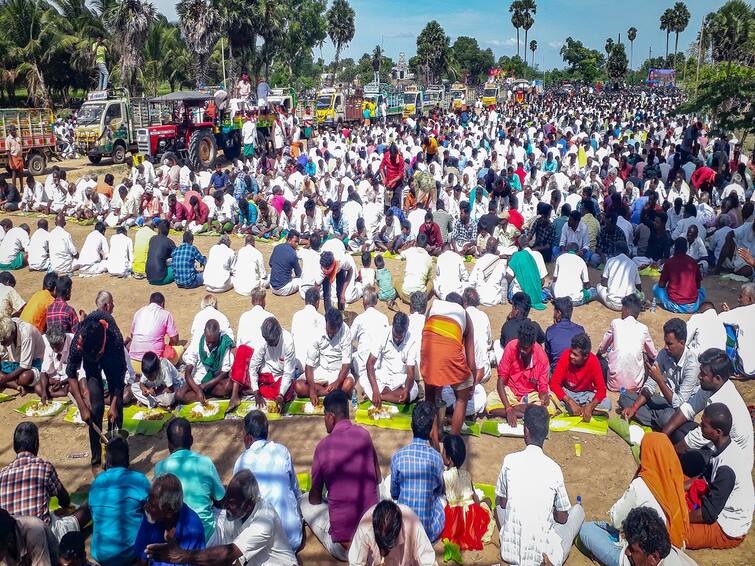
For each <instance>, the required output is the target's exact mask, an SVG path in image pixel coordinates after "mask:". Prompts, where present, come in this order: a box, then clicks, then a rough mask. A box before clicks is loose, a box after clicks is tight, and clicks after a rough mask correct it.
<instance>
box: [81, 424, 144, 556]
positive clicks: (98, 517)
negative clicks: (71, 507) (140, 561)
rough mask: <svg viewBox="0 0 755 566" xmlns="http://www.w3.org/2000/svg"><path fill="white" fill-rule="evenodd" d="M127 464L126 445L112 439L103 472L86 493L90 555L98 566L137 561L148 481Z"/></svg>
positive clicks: (120, 439)
mask: <svg viewBox="0 0 755 566" xmlns="http://www.w3.org/2000/svg"><path fill="white" fill-rule="evenodd" d="M128 465H129V451H128V443H127V442H126V441H125V440H124V439H123V438H120V437H117V438H114V439H113V440H111V441H110V442H109V443H108V445H107V457H106V462H105V471H104V472H102V473H101V474H100V475H98V476H97V478H96V479H95V480H94V482H93V483H92V487H91V489H90V490H89V508H90V509H91V510H92V522H93V524H94V530H93V532H92V543H91V552H92V558H94V560H95V561H97V563H98V564H100V565H101V566H122V565H123V564H131V563H133V561H134V560H135V559H136V558H137V556H136V554H134V541H135V540H136V534H137V532H138V531H139V525H140V524H141V522H142V519H143V517H144V511H143V507H144V501H145V500H146V499H147V496H148V495H149V480H148V479H147V476H145V475H144V474H142V473H141V472H133V471H131V470H129V469H128Z"/></svg>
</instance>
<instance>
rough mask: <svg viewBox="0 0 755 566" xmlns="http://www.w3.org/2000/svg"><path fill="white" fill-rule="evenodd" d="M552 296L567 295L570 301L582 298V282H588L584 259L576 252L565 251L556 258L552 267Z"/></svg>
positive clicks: (588, 277)
mask: <svg viewBox="0 0 755 566" xmlns="http://www.w3.org/2000/svg"><path fill="white" fill-rule="evenodd" d="M553 279H554V281H553V296H554V297H555V298H557V299H558V298H559V297H568V298H569V299H571V300H572V302H577V301H581V300H582V289H584V284H585V283H589V282H590V274H589V273H588V271H587V264H586V263H585V260H584V259H582V258H581V257H579V256H578V255H577V254H573V253H565V254H561V255H559V256H558V257H557V258H556V265H555V267H554V268H553Z"/></svg>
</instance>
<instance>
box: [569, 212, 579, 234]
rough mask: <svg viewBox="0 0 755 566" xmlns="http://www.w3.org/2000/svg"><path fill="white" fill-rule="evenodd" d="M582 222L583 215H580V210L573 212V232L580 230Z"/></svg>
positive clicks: (570, 226) (570, 221) (571, 214)
mask: <svg viewBox="0 0 755 566" xmlns="http://www.w3.org/2000/svg"><path fill="white" fill-rule="evenodd" d="M581 221H582V215H581V214H580V213H579V211H578V210H572V211H571V213H570V214H569V220H568V223H569V228H571V229H572V230H576V229H577V228H579V223H580V222H581Z"/></svg>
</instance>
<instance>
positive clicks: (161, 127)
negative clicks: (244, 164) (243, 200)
mask: <svg viewBox="0 0 755 566" xmlns="http://www.w3.org/2000/svg"><path fill="white" fill-rule="evenodd" d="M242 125H243V121H242V118H241V116H236V117H235V118H234V119H233V120H231V118H230V114H224V113H220V112H219V111H218V109H217V107H216V105H215V98H214V96H212V95H210V94H207V93H203V92H199V91H180V92H172V93H170V94H166V95H163V96H158V97H156V98H153V99H151V100H149V110H148V120H147V122H146V123H145V125H144V126H143V127H140V128H139V129H138V130H137V132H136V141H137V148H138V151H139V153H140V154H142V155H144V156H145V158H147V159H149V160H150V161H156V160H159V159H160V157H161V156H162V155H163V154H165V153H166V152H169V151H170V152H173V153H175V154H176V155H178V156H183V157H185V158H187V159H188V160H189V161H190V162H191V163H192V165H194V167H204V168H212V167H214V166H215V162H216V160H217V157H218V150H219V149H222V150H223V153H224V155H225V158H226V160H227V161H232V160H233V159H236V158H237V157H238V156H239V154H240V153H241V127H242Z"/></svg>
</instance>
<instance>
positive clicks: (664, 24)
mask: <svg viewBox="0 0 755 566" xmlns="http://www.w3.org/2000/svg"><path fill="white" fill-rule="evenodd" d="M661 31H665V32H666V59H668V38H669V35H671V32H672V31H674V10H673V9H672V8H667V9H666V10H665V11H664V12H663V14H661Z"/></svg>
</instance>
